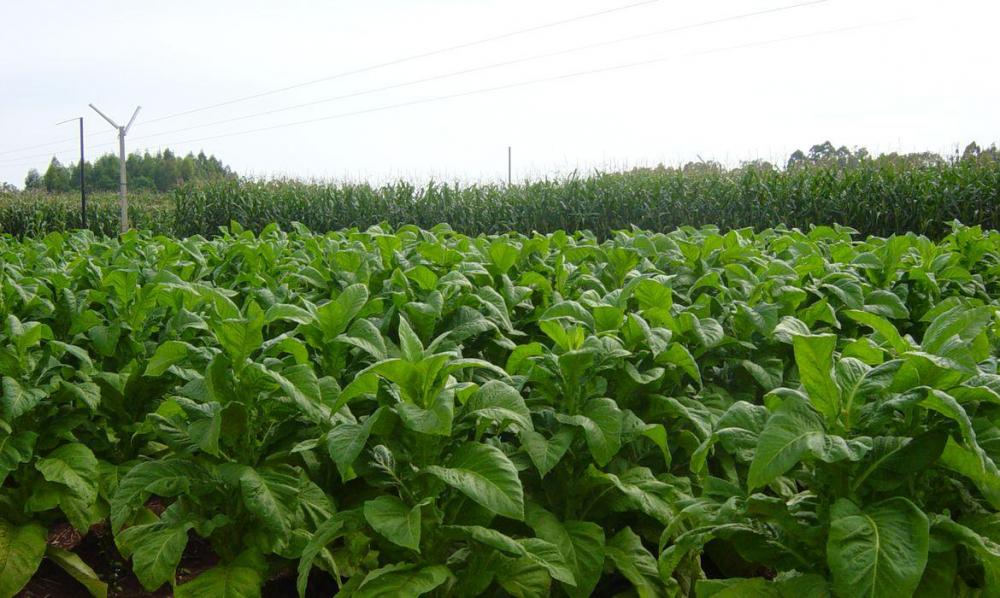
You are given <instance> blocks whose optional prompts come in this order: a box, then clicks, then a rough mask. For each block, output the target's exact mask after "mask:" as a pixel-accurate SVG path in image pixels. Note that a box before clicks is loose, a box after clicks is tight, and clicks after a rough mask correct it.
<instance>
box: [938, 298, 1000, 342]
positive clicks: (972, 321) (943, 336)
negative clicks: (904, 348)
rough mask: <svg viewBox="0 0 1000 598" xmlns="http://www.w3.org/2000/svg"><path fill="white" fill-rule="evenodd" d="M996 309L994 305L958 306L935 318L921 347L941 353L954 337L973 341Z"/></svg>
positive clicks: (987, 323)
mask: <svg viewBox="0 0 1000 598" xmlns="http://www.w3.org/2000/svg"><path fill="white" fill-rule="evenodd" d="M995 311H996V309H995V308H994V307H987V306H983V307H975V308H968V307H966V306H964V305H959V306H956V307H954V308H952V309H950V310H948V311H946V312H944V313H943V314H941V315H939V316H937V317H936V318H934V321H932V322H931V323H930V325H929V326H928V327H927V331H926V332H924V338H923V342H922V343H921V347H922V348H923V350H924V351H926V352H927V353H933V354H940V351H941V350H942V349H943V348H944V346H945V344H946V343H947V342H948V341H950V340H951V338H952V337H954V336H958V337H959V338H960V339H961V340H962V341H964V342H968V341H971V340H972V339H973V338H974V337H975V336H976V335H978V334H979V333H980V332H982V330H983V329H984V328H986V326H987V325H989V323H990V321H991V320H992V319H993V314H994V312H995Z"/></svg>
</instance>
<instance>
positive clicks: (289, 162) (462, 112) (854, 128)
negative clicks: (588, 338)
mask: <svg viewBox="0 0 1000 598" xmlns="http://www.w3.org/2000/svg"><path fill="white" fill-rule="evenodd" d="M638 2H639V0H545V1H539V0H534V1H531V0H502V1H501V0H461V1H460V0H363V1H362V0H350V1H346V0H340V1H323V2H320V1H318V0H315V1H312V2H304V1H300V2H293V1H287V2H280V3H279V2H273V1H263V0H252V1H251V0H239V1H235V0H225V1H223V0H212V1H206V0H199V1H197V2H195V1H190V0H176V1H173V2H155V3H154V2H134V1H132V2H112V1H107V0H96V1H91V2H86V3H83V2H76V1H68V0H67V1H59V2H57V1H43V0H40V1H35V2H14V1H12V0H3V1H2V3H0V23H3V33H2V35H0V73H2V81H3V93H0V180H5V181H7V182H10V183H14V184H17V185H19V186H20V185H21V184H22V183H23V180H24V175H25V173H26V172H27V170H28V169H29V168H31V167H36V168H38V169H40V170H44V168H45V166H46V165H47V163H48V161H49V159H50V158H51V156H52V155H53V153H54V154H55V155H57V157H59V158H60V160H62V161H63V162H64V163H65V162H70V161H75V160H76V159H77V155H78V149H77V146H76V144H75V142H73V141H70V142H68V143H64V144H61V145H59V144H57V145H51V146H45V147H40V148H39V147H36V148H33V149H20V148H24V147H25V146H34V145H38V144H41V143H47V142H52V141H58V140H61V139H72V138H73V137H74V135H75V134H76V130H75V129H74V128H73V127H74V125H72V124H64V125H61V126H56V125H55V123H56V122H58V121H60V120H63V119H66V118H71V117H74V116H79V115H83V116H84V117H85V126H86V128H87V132H88V134H92V135H91V136H89V137H88V138H87V144H88V158H89V159H93V157H95V156H97V155H99V154H100V153H105V152H108V151H116V145H115V140H114V134H113V132H112V131H111V127H110V126H109V125H108V124H107V123H105V122H104V121H103V120H102V119H100V117H99V116H97V115H96V114H95V113H93V112H92V111H90V109H89V108H87V104H88V103H89V102H94V103H95V104H96V105H97V106H98V107H100V108H101V109H102V110H104V111H105V112H106V113H107V114H109V115H110V116H111V117H112V118H115V119H117V120H120V121H125V120H127V118H128V116H129V115H130V113H131V110H132V109H133V108H134V107H135V105H136V104H141V105H142V112H141V113H140V115H139V118H138V119H137V121H136V123H135V125H134V127H133V129H132V130H131V131H130V133H129V138H128V144H127V147H128V150H129V151H136V150H145V149H148V150H151V151H155V150H158V149H161V148H164V147H170V148H171V149H174V150H175V151H177V152H180V153H187V152H188V151H195V152H197V151H198V150H204V151H205V152H207V153H214V154H215V155H217V156H218V157H219V158H220V159H222V160H223V162H225V163H227V164H229V165H231V166H232V167H233V168H234V169H235V170H236V171H237V172H239V173H241V174H244V175H254V176H295V177H303V178H331V179H339V180H340V179H349V180H360V179H367V180H375V181H385V180H388V179H394V178H407V179H411V180H418V181H419V180H426V179H428V178H432V177H433V178H437V179H445V180H463V181H475V180H497V179H500V178H505V177H506V170H507V146H508V145H510V146H513V164H514V176H515V178H519V179H520V178H524V177H543V176H554V175H563V174H566V173H569V172H572V171H573V170H580V171H590V170H593V169H617V168H625V167H631V166H637V165H655V164H657V163H666V164H678V163H683V162H686V161H690V160H697V159H699V158H702V159H706V160H709V159H715V160H719V161H723V162H727V163H730V164H733V163H738V162H739V161H742V160H750V159H756V158H761V159H769V160H773V161H783V160H784V159H785V158H786V157H787V155H788V154H789V153H790V152H792V151H793V150H795V149H796V148H802V149H808V147H809V146H810V145H812V144H815V143H819V142H822V141H824V140H827V139H829V140H831V141H832V142H833V143H835V144H837V145H841V144H843V145H848V146H858V145H862V146H866V147H868V148H869V149H870V150H872V151H876V152H883V151H897V150H903V151H911V150H933V151H938V152H949V151H953V150H954V149H955V147H956V146H958V145H960V144H961V145H964V144H966V143H968V142H969V141H972V140H975V141H978V142H979V143H980V145H989V144H990V143H996V142H998V141H1000V110H997V103H998V100H1000V77H997V76H996V72H997V71H996V69H997V64H996V57H997V42H996V39H997V38H996V32H997V27H998V25H1000V3H998V2H996V1H994V0H950V1H948V2H940V1H932V0H828V1H826V2H821V3H817V4H811V5H806V6H799V7H796V8H789V9H787V10H782V11H777V12H771V13H768V14H762V15H759V16H748V17H744V18H740V19H735V20H725V19H729V18H730V17H734V16H736V15H741V14H746V13H753V12H757V11H764V10H768V9H774V8H781V7H789V6H792V5H795V4H797V3H802V0H703V1H699V2H693V1H689V2H676V1H671V0H658V1H653V2H647V3H644V4H641V5H638V6H633V7H631V8H625V9H622V10H617V11H613V12H606V14H603V15H600V16H592V17H589V18H581V19H576V20H572V21H571V22H569V23H566V24H563V25H557V26H551V27H546V28H543V29H538V30H535V31H533V32H528V33H524V34H518V35H511V36H507V37H503V38H502V39H499V40H495V41H491V42H488V43H482V44H474V45H469V46H467V47H464V48H462V49H457V50H452V51H447V52H440V53H436V54H434V55H432V56H429V57H426V58H421V59H416V60H409V61H404V62H401V63H398V64H395V65H393V66H388V67H383V68H375V69H371V70H367V71H366V72H363V73H359V74H354V75H349V76H342V77H339V78H335V79H330V80H327V81H323V82H319V83H315V84H311V85H304V86H300V87H297V88H295V89H293V90H289V91H284V92H280V93H272V94H268V95H265V96H263V97H259V98H256V99H253V100H250V101H243V102H236V103H231V104H228V105H226V106H223V107H218V108H214V109H209V110H201V111H197V112H193V113H190V114H187V115H183V116H174V117H171V118H165V119H162V120H158V121H154V119H159V118H162V117H164V116H170V115H174V114H176V113H178V112H184V111H188V110H191V109H197V108H200V107H204V106H208V105H212V104H216V103H220V102H226V101H229V100H232V99H235V98H241V97H245V96H248V95H254V94H260V93H262V92H267V91H270V90H274V89H278V88H282V87H287V86H290V85H296V84H299V83H303V82H307V81H313V80H316V79H321V78H325V77H330V76H332V75H336V74H338V73H344V72H347V71H351V70H356V69H361V68H364V67H368V66H371V65H377V64H379V63H384V62H387V61H395V60H396V59H400V58H406V57H411V56H414V55H418V54H422V53H427V52H431V51H435V50H438V49H441V48H447V47H451V46H455V45H460V44H467V43H469V42H476V41H477V40H483V39H486V38H491V37H495V36H499V35H503V34H506V33H509V32H515V31H519V30H524V29H528V28H534V27H538V26H541V25H546V24H551V23H554V22H559V21H566V20H571V19H575V18H576V17H582V16H584V15H588V14H594V13H598V12H601V11H610V10H611V9H615V8H619V7H624V6H627V5H629V4H635V3H638ZM713 20H716V21H717V20H724V22H720V23H715V24H711V25H703V26H698V24H699V23H705V22H708V21H713ZM685 27H687V28H685ZM679 28H680V29H681V30H677V31H673V32H666V33H660V34H655V33H656V32H664V31H667V30H671V29H679ZM644 34H650V35H645V36H644V37H642V38H641V39H638V40H634V41H623V42H614V40H621V39H623V38H628V37H637V36H643V35H644ZM604 42H608V43H604ZM585 46H596V47H590V48H589V49H583V50H576V51H571V50H574V49H576V48H581V47H585ZM539 56H546V57H543V58H536V57H539ZM511 61H516V62H515V63H514V64H508V65H506V66H498V67H495V68H487V67H488V66H489V65H494V64H497V63H503V62H511ZM635 63H645V64H640V65H635V66H630V67H625V65H630V64H633V65H634V64H635ZM619 67H622V68H619ZM470 69H475V72H470V73H465V74H458V75H453V76H446V75H451V74H453V73H456V72H458V71H464V70H470ZM587 71H597V72H595V73H593V74H587V75H574V74H578V73H584V72H587ZM570 75H573V76H570ZM420 79H431V80H429V81H425V82H423V83H417V84H413V85H400V84H403V83H407V82H411V81H416V80H420ZM545 79H553V80H550V81H542V82H536V83H532V84H523V85H522V83H527V82H530V81H536V80H545ZM392 86H395V87H394V88H393V89H388V90H382V91H375V92H371V93H360V92H370V91H371V90H377V89H379V88H384V87H392ZM504 87H506V88H505V89H494V88H504ZM483 90H488V91H483ZM341 96H351V97H347V98H344V97H341ZM446 96H457V97H452V98H450V99H436V98H442V97H446ZM338 97H340V99H335V100H332V101H325V102H320V103H315V104H313V105H312V106H309V107H305V108H298V109H291V110H285V111H281V112H275V113H272V114H269V115H261V116H251V117H248V118H245V119H242V120H237V121H234V122H228V123H222V124H214V125H209V126H204V125H208V124H209V123H213V122H216V121H219V120H224V119H234V118H236V117H241V116H244V115H254V114H257V113H260V112H263V111H268V110H276V109H281V108H285V107H288V106H292V105H296V104H302V103H307V102H318V101H319V100H326V99H329V98H338ZM399 104H410V105H408V106H398V105H399ZM392 106H397V107H394V108H393V107H392ZM338 115H339V116H338ZM331 116H338V117H337V118H327V119H325V120H318V121H317V122H311V123H307V124H299V125H295V126H287V127H281V126H280V125H284V124H287V123H293V122H297V121H303V120H311V119H321V118H324V117H331ZM275 126H278V128H272V129H270V130H267V131H259V132H254V133H247V134H238V135H229V134H230V133H241V132H245V131H247V130H250V129H260V128H267V127H275ZM189 127H190V129H188V128H189ZM178 129H188V130H184V131H178ZM223 135H228V136H224V137H218V138H214V137H217V136H223ZM10 150H19V151H10Z"/></svg>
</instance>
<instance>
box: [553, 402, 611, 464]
mask: <svg viewBox="0 0 1000 598" xmlns="http://www.w3.org/2000/svg"><path fill="white" fill-rule="evenodd" d="M623 417H624V414H623V413H622V411H621V410H620V409H619V408H618V404H617V403H615V402H614V401H612V400H611V399H591V400H589V401H587V402H586V403H585V404H584V406H583V414H582V415H564V414H562V413H557V414H556V419H557V420H559V421H560V422H562V423H564V424H568V425H571V426H578V427H580V428H582V429H583V435H584V438H586V439H587V448H588V449H590V454H591V455H593V457H594V461H595V462H597V464H598V465H599V466H601V467H603V466H605V465H607V464H608V462H610V461H611V459H612V458H613V457H614V456H615V455H616V454H618V451H619V450H620V449H621V446H622V439H621V436H622V418H623Z"/></svg>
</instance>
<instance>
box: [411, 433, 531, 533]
mask: <svg viewBox="0 0 1000 598" xmlns="http://www.w3.org/2000/svg"><path fill="white" fill-rule="evenodd" d="M424 471H425V472H427V473H429V474H431V475H433V476H435V477H437V478H439V479H440V480H441V481H443V482H444V483H446V484H448V485H449V486H452V487H453V488H455V489H457V490H459V491H460V492H462V493H463V494H465V495H466V496H468V497H469V498H470V499H472V500H473V501H475V502H476V503H478V504H480V505H482V506H483V507H486V508H487V509H489V510H490V511H493V512H494V513H497V514H498V515H503V516H504V517H510V518H511V519H517V520H522V519H524V491H523V490H522V488H521V480H520V479H519V478H518V476H517V469H516V468H515V467H514V464H513V463H511V462H510V459H509V458H508V457H507V455H505V454H503V452H502V451H501V450H500V449H498V448H496V447H493V446H489V445H486V444H479V443H475V442H467V443H465V444H463V445H462V446H460V447H459V448H458V449H457V450H456V451H455V453H454V454H453V455H452V457H451V459H449V460H448V465H447V466H446V467H441V466H438V465H431V466H428V467H426V468H424Z"/></svg>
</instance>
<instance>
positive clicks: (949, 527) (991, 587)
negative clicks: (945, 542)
mask: <svg viewBox="0 0 1000 598" xmlns="http://www.w3.org/2000/svg"><path fill="white" fill-rule="evenodd" d="M933 530H934V534H935V537H937V536H938V535H944V536H946V537H948V538H950V539H952V540H954V541H956V542H959V543H960V544H962V545H963V546H965V547H966V548H968V549H969V551H971V552H972V553H973V554H974V555H975V556H976V558H978V559H979V562H980V563H981V564H982V566H983V571H984V573H985V575H984V577H985V578H986V593H985V594H984V595H986V596H991V597H992V596H996V595H997V592H1000V544H998V543H997V542H996V541H995V540H993V539H992V538H990V537H989V536H986V535H983V534H980V533H979V532H978V531H976V530H974V529H972V528H970V527H968V526H965V525H961V524H959V523H956V522H955V521H952V520H951V519H948V518H946V517H941V516H938V517H937V518H936V519H935V521H934V525H933ZM928 571H930V567H928ZM951 581H952V582H954V576H953V577H952V579H951ZM949 589H950V588H949Z"/></svg>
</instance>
